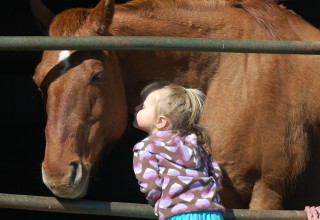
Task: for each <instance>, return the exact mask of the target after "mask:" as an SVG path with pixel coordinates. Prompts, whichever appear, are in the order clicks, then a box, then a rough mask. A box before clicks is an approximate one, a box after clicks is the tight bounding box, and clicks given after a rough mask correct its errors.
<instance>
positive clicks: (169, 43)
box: [0, 36, 320, 55]
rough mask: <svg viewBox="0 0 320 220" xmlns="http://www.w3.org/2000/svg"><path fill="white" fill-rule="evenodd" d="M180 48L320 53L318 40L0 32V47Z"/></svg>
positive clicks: (186, 49)
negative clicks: (11, 34) (80, 35)
mask: <svg viewBox="0 0 320 220" xmlns="http://www.w3.org/2000/svg"><path fill="white" fill-rule="evenodd" d="M66 49H69V50H103V49H108V50H180V51H207V52H236V53H273V54H318V55H319V54H320V42H319V41H283V40H282V41H281V40H238V39H210V38H187V37H152V36H144V37H140V36H127V37H114V36H94V37H48V36H33V37H32V36H12V37H7V36H0V50H6V51H17V50H24V51H42V50H66Z"/></svg>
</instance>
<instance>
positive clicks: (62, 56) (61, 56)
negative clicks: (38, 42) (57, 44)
mask: <svg viewBox="0 0 320 220" xmlns="http://www.w3.org/2000/svg"><path fill="white" fill-rule="evenodd" d="M70 55H71V52H70V51H69V50H63V51H61V52H60V53H59V58H58V63H60V62H63V63H64V68H63V69H62V70H61V72H60V75H61V74H63V73H64V72H65V71H66V70H67V69H68V68H69V66H70V63H69V60H68V58H69V57H70Z"/></svg>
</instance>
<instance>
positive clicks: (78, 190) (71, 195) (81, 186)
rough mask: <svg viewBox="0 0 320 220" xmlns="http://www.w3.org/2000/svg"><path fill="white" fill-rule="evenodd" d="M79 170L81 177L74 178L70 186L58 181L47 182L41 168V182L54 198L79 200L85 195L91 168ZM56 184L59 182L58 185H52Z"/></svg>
mask: <svg viewBox="0 0 320 220" xmlns="http://www.w3.org/2000/svg"><path fill="white" fill-rule="evenodd" d="M81 167H82V166H81ZM80 169H81V172H80V173H81V175H80V176H78V177H77V178H76V181H75V182H74V183H73V184H70V183H69V182H68V183H63V182H62V183H60V181H52V180H49V179H48V178H47V176H46V174H45V170H44V169H43V167H42V180H43V182H44V184H45V185H46V186H47V187H48V189H49V190H50V191H51V192H52V193H53V194H54V195H55V196H57V197H60V198H64V199H80V198H82V197H84V196H85V195H86V193H87V190H88V185H89V177H90V171H91V166H87V167H85V168H84V169H82V168H80ZM57 182H59V184H52V183H57Z"/></svg>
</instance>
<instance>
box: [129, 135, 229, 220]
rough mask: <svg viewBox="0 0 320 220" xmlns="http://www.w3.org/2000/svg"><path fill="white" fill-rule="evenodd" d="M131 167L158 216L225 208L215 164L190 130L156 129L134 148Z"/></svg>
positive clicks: (219, 176)
mask: <svg viewBox="0 0 320 220" xmlns="http://www.w3.org/2000/svg"><path fill="white" fill-rule="evenodd" d="M133 152H134V154H133V168H134V172H135V175H136V178H137V179H138V183H139V185H140V190H141V192H143V193H145V195H146V199H147V200H148V202H149V204H150V205H152V206H154V208H155V214H156V215H157V216H158V217H159V219H161V220H162V219H167V218H169V217H171V216H173V215H177V214H180V213H186V212H196V211H204V210H207V211H208V210H212V211H220V212H222V213H224V212H225V208H224V207H223V206H222V204H221V202H220V197H219V195H218V189H219V187H220V184H221V179H222V173H221V170H220V168H219V166H218V164H217V163H216V162H215V161H214V160H213V159H211V156H209V155H208V154H207V153H205V151H204V150H202V148H201V147H199V145H198V143H197V137H196V135H195V134H193V133H183V132H181V131H174V130H167V131H159V132H157V133H155V134H153V135H150V136H149V137H147V138H145V139H144V140H142V141H141V142H139V143H137V144H136V145H135V146H134V148H133Z"/></svg>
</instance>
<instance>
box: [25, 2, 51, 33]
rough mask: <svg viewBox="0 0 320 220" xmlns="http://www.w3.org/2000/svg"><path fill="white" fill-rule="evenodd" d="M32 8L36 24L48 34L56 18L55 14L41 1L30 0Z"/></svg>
mask: <svg viewBox="0 0 320 220" xmlns="http://www.w3.org/2000/svg"><path fill="white" fill-rule="evenodd" d="M30 6H31V10H32V14H33V16H34V18H35V21H36V23H37V24H38V26H39V27H40V30H41V31H42V32H43V33H45V34H48V32H49V26H50V23H51V21H52V19H53V17H54V13H53V12H51V11H50V10H49V9H48V8H47V7H46V6H45V5H44V4H43V3H42V1H41V0H30Z"/></svg>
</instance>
